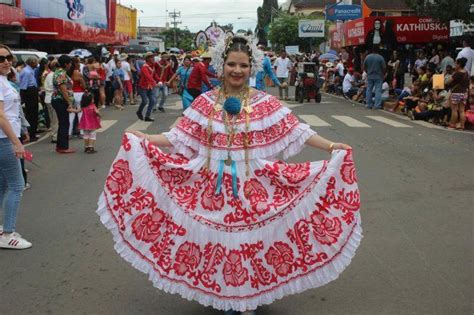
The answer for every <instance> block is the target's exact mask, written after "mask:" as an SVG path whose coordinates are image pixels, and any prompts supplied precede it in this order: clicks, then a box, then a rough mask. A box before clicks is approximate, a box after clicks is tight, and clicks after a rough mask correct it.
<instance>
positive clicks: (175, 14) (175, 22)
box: [168, 9, 182, 47]
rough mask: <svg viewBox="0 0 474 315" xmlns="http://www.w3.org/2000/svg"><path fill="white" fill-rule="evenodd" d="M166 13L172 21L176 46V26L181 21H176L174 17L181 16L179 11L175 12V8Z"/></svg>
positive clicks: (175, 44)
mask: <svg viewBox="0 0 474 315" xmlns="http://www.w3.org/2000/svg"><path fill="white" fill-rule="evenodd" d="M168 15H169V17H170V18H172V19H173V22H171V24H173V29H174V47H176V46H177V45H178V44H177V39H176V27H177V26H178V24H181V23H182V22H181V21H176V19H177V18H180V17H181V11H178V12H176V9H174V10H173V12H170V13H168Z"/></svg>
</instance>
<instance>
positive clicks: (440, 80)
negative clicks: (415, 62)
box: [433, 74, 444, 90]
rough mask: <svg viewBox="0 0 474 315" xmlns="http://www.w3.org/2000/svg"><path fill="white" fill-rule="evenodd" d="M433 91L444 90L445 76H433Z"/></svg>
mask: <svg viewBox="0 0 474 315" xmlns="http://www.w3.org/2000/svg"><path fill="white" fill-rule="evenodd" d="M433 89H435V90H443V89H444V74H433Z"/></svg>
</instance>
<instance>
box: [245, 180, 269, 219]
mask: <svg viewBox="0 0 474 315" xmlns="http://www.w3.org/2000/svg"><path fill="white" fill-rule="evenodd" d="M244 196H245V198H246V199H248V200H249V201H250V205H251V207H252V210H253V211H255V212H257V213H258V214H259V215H263V214H265V213H266V212H268V210H269V209H270V206H269V204H268V192H267V190H266V189H265V187H263V185H262V183H260V182H259V181H258V179H256V178H251V179H249V180H248V181H246V182H245V185H244Z"/></svg>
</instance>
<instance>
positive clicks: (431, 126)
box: [321, 92, 474, 135]
mask: <svg viewBox="0 0 474 315" xmlns="http://www.w3.org/2000/svg"><path fill="white" fill-rule="evenodd" d="M321 93H322V94H323V95H325V96H329V97H332V98H337V99H339V100H343V101H346V102H348V103H351V104H352V105H358V106H361V107H364V108H365V105H364V104H361V103H359V102H354V101H353V100H349V99H347V98H345V97H342V96H338V95H333V94H329V93H327V92H321ZM378 111H380V112H383V113H386V114H389V115H391V116H393V117H397V118H398V119H400V120H405V121H410V122H412V123H414V124H417V125H419V126H423V127H425V128H430V129H438V130H444V131H447V132H454V133H463V134H469V135H473V134H474V132H472V131H465V130H456V129H449V128H446V127H442V126H437V125H434V124H432V123H429V122H427V121H424V120H411V119H410V118H408V117H406V116H403V115H398V114H396V113H393V112H389V111H386V110H384V109H378Z"/></svg>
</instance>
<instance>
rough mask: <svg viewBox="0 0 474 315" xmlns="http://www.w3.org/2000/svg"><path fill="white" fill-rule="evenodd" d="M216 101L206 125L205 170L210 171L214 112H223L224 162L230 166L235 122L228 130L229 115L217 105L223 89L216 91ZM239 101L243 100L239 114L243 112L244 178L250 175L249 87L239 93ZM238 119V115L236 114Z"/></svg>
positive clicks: (223, 95)
mask: <svg viewBox="0 0 474 315" xmlns="http://www.w3.org/2000/svg"><path fill="white" fill-rule="evenodd" d="M216 94H217V95H216V101H215V103H214V106H213V107H212V109H211V110H210V112H209V116H208V125H207V143H208V157H207V169H208V170H210V166H211V151H212V143H213V137H212V133H213V128H212V121H213V119H214V115H215V113H216V112H219V111H222V112H223V121H224V126H225V129H226V133H227V134H228V136H227V148H228V152H227V159H226V160H225V161H224V163H225V164H226V165H231V164H232V158H231V156H230V148H231V147H232V143H233V141H234V137H235V122H236V121H233V123H232V128H229V125H230V123H229V121H230V120H231V119H230V118H229V114H228V113H227V112H225V111H224V110H223V109H222V106H220V105H219V103H220V101H221V99H222V98H223V97H225V91H224V89H223V88H220V89H218V90H216ZM239 94H240V100H241V101H242V100H243V104H242V106H241V112H242V110H243V111H244V112H245V133H244V139H243V144H244V150H245V166H246V172H245V174H246V176H249V175H250V167H249V154H248V145H249V139H248V133H249V131H250V113H251V112H252V111H253V109H252V108H251V107H250V100H249V98H250V88H249V87H247V86H246V87H244V88H243V89H242V90H241V91H240V93H239ZM238 115H239V116H238V117H240V113H239V114H238ZM233 119H235V120H237V116H235V117H233Z"/></svg>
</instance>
